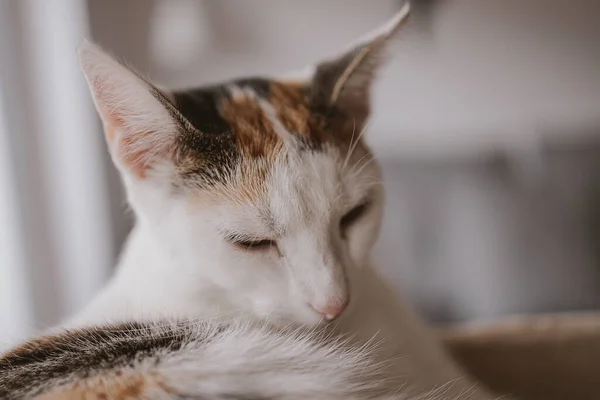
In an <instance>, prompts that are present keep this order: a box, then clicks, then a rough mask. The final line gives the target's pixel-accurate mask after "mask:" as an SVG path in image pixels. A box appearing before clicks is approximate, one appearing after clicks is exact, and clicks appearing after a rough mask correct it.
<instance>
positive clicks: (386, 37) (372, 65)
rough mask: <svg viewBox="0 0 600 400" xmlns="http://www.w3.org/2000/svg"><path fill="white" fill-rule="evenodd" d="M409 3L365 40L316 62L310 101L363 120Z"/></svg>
mask: <svg viewBox="0 0 600 400" xmlns="http://www.w3.org/2000/svg"><path fill="white" fill-rule="evenodd" d="M409 11H410V6H409V4H408V2H407V3H405V4H404V6H403V7H402V9H401V10H400V11H399V12H398V13H397V14H396V15H395V16H394V17H393V18H392V19H391V20H390V21H389V22H388V23H386V24H385V25H383V26H381V27H380V28H379V29H377V30H376V31H374V32H373V33H371V34H370V35H369V37H368V38H366V39H363V40H362V41H361V42H359V44H357V45H355V46H354V47H353V48H352V49H351V50H350V51H347V52H346V53H344V54H342V55H341V56H339V57H337V58H335V59H332V60H328V61H325V62H322V63H320V64H318V65H317V67H316V70H315V72H314V75H313V78H312V82H311V102H312V104H313V105H314V106H316V107H317V108H318V109H321V110H329V111H341V112H342V113H343V114H345V115H351V116H353V117H354V118H355V119H357V122H359V121H358V120H361V119H362V120H363V121H361V122H364V120H366V118H367V117H368V115H369V111H370V89H371V86H372V83H373V79H374V77H375V74H376V72H377V69H378V68H379V66H380V65H381V63H382V61H383V57H384V56H385V52H386V48H387V45H388V43H389V42H390V39H392V38H393V37H394V35H395V34H396V33H397V32H398V31H399V30H400V29H401V28H402V26H403V25H404V23H405V22H406V20H407V17H408V14H409Z"/></svg>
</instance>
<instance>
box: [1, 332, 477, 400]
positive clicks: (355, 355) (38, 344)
mask: <svg viewBox="0 0 600 400" xmlns="http://www.w3.org/2000/svg"><path fill="white" fill-rule="evenodd" d="M371 350H372V346H371V347H369V346H362V347H360V348H359V347H356V346H353V345H350V344H349V342H348V341H345V340H344V339H342V338H340V337H334V336H332V335H330V334H329V335H328V334H326V333H324V332H323V331H314V330H311V331H307V330H303V329H299V328H298V329H296V328H294V329H279V328H273V327H269V326H266V325H262V326H251V325H241V324H213V323H207V322H198V323H192V322H174V323H160V324H159V323H137V324H133V323H131V324H123V325H111V326H101V327H94V328H86V329H81V330H73V331H65V332H63V333H58V334H56V335H53V336H46V337H42V338H40V339H37V340H33V341H31V342H28V343H26V344H24V345H22V346H20V347H18V348H16V349H14V350H12V351H10V352H8V353H7V354H5V355H4V356H2V357H1V358H0V398H2V399H5V400H17V399H35V400H58V399H73V400H74V399H94V400H124V399H174V400H175V399H178V400H179V399H197V400H200V399H202V400H236V399H237V400H250V399H253V400H267V399H268V400H284V399H289V400H292V399H332V400H333V399H398V400H400V399H405V398H406V397H404V395H402V394H401V393H400V392H399V390H400V388H401V387H402V382H401V381H400V380H399V379H398V380H397V379H391V378H390V377H389V376H386V375H385V371H386V365H383V364H381V363H376V362H374V361H373V360H372V358H371V356H370V351H371ZM392 361H393V360H390V362H392ZM443 393H444V389H443V388H442V389H440V390H439V391H438V393H437V395H440V394H443ZM431 398H435V396H434V397H431ZM442 398H443V397H442ZM465 398H467V397H465Z"/></svg>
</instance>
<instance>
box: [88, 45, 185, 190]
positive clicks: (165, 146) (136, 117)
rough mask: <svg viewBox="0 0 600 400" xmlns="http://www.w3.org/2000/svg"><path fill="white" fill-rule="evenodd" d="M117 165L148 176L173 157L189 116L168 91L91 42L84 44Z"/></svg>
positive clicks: (90, 80) (91, 82)
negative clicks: (179, 136) (153, 84)
mask: <svg viewBox="0 0 600 400" xmlns="http://www.w3.org/2000/svg"><path fill="white" fill-rule="evenodd" d="M78 54H79V60H80V63H81V67H82V69H83V72H84V74H85V77H86V79H87V82H88V85H89V87H90V91H91V92H92V97H93V99H94V103H95V105H96V109H97V110H98V113H99V114H100V118H101V119H102V123H103V125H104V132H105V135H106V141H107V142H108V145H109V147H110V150H111V154H112V157H113V160H114V162H115V164H117V166H118V167H119V168H120V169H122V170H124V171H126V172H127V173H129V174H131V175H132V176H133V177H135V178H138V179H145V178H146V177H147V176H148V175H149V172H150V171H152V170H153V169H154V167H155V166H156V165H157V164H161V163H165V162H169V161H170V160H171V159H172V155H173V151H174V149H175V144H176V138H177V135H178V132H179V131H180V128H181V124H182V121H183V118H182V117H181V116H180V115H179V113H178V112H177V111H176V110H175V108H174V107H173V106H172V104H171V103H170V102H169V100H168V99H167V98H166V96H165V95H164V94H163V93H161V92H160V91H159V90H158V89H157V88H155V87H154V86H152V85H151V84H150V83H148V82H146V81H145V80H144V79H142V78H141V77H140V76H138V75H137V74H136V73H134V72H133V71H131V70H130V69H128V68H126V67H125V66H124V65H122V64H120V63H119V62H117V61H116V60H115V59H114V58H112V57H111V56H109V55H108V54H106V53H105V52H103V51H102V50H101V49H100V48H98V47H97V46H96V45H94V44H92V43H90V42H87V41H85V42H83V43H82V44H81V45H80V46H79V49H78Z"/></svg>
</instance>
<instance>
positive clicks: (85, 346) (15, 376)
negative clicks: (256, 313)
mask: <svg viewBox="0 0 600 400" xmlns="http://www.w3.org/2000/svg"><path fill="white" fill-rule="evenodd" d="M166 329H169V330H167V331H165V334H164V335H157V334H156V330H155V329H153V328H152V327H150V326H145V325H141V324H127V325H122V326H106V327H98V328H93V329H85V330H80V331H74V332H67V333H63V334H59V335H56V336H51V337H48V338H44V339H40V340H35V341H31V342H28V343H26V344H24V345H22V346H21V347H18V348H16V349H14V350H12V351H10V352H8V353H6V354H4V355H3V356H1V357H0V398H1V399H5V400H12V399H15V400H16V399H22V398H25V397H30V396H34V395H38V394H41V393H42V392H43V391H44V390H46V389H47V388H48V387H49V386H52V385H56V382H59V381H61V382H63V381H65V380H79V379H83V378H88V377H91V376H95V375H98V374H102V373H103V371H107V370H113V371H114V369H115V368H119V367H126V366H128V365H130V364H131V363H133V362H134V361H135V360H137V359H139V358H142V357H152V356H153V355H154V354H155V353H156V352H158V351H164V350H168V351H177V350H179V349H180V348H181V347H182V345H183V344H184V343H186V342H187V341H188V340H189V339H190V337H191V335H192V331H191V330H190V329H186V328H185V327H184V326H181V327H178V326H175V325H174V326H173V327H172V328H166ZM196 339H201V338H196ZM207 339H208V338H207Z"/></svg>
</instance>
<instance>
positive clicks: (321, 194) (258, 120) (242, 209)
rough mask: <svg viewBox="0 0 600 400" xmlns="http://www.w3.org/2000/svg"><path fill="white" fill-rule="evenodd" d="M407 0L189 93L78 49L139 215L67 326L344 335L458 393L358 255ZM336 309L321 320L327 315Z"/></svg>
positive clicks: (372, 218)
mask: <svg viewBox="0 0 600 400" xmlns="http://www.w3.org/2000/svg"><path fill="white" fill-rule="evenodd" d="M407 15H408V6H405V7H404V8H403V9H402V10H401V11H400V13H399V14H398V15H397V16H395V17H394V18H393V20H392V21H391V22H390V23H388V24H387V25H385V26H384V27H383V28H382V29H380V30H378V31H377V32H375V33H374V34H372V35H370V36H369V38H368V39H365V40H363V41H361V42H360V43H359V44H357V45H356V46H353V47H352V48H351V50H349V51H347V52H345V53H344V54H342V55H340V56H339V57H335V58H332V59H330V60H326V61H324V62H321V63H319V64H317V65H316V66H315V67H314V68H311V69H309V70H307V71H310V74H308V75H305V76H303V77H302V78H296V79H290V78H286V79H283V78H282V79H267V78H245V79H237V80H234V81H230V82H224V83H222V84H217V85H212V86H205V87H201V88H197V89H193V90H188V91H175V92H173V91H168V90H165V89H160V88H158V87H155V86H153V85H151V84H150V83H149V82H147V81H146V80H144V79H142V78H140V77H139V76H138V75H136V74H135V73H133V72H131V71H129V70H128V69H127V68H125V67H123V66H122V65H121V64H119V63H118V62H116V61H115V60H113V59H112V58H111V57H109V56H108V55H106V54H105V53H103V52H102V51H101V50H99V49H98V48H96V47H95V46H93V45H91V44H89V43H87V44H84V45H83V46H82V48H81V49H80V57H81V63H82V67H83V70H84V72H85V74H86V77H87V79H88V82H89V86H90V89H91V92H92V95H93V97H94V101H95V103H96V106H97V109H98V112H99V114H100V116H101V118H102V121H103V123H104V128H105V133H106V138H107V142H108V145H109V148H110V150H111V154H112V157H113V160H114V162H115V164H116V165H117V167H118V168H119V170H120V172H121V175H122V177H123V181H124V183H125V186H126V188H127V193H128V198H129V203H130V204H131V207H132V208H133V210H134V211H135V214H136V217H137V224H136V227H135V229H134V231H133V232H132V234H131V237H130V238H129V241H128V243H127V246H126V248H125V250H124V252H123V255H122V258H121V261H120V263H119V266H118V270H117V273H116V275H115V276H114V278H113V279H112V281H111V282H110V283H109V285H108V286H107V287H106V289H105V290H104V292H103V293H102V294H101V295H100V296H99V297H98V298H97V299H96V300H95V301H94V302H93V303H92V304H91V305H90V306H89V307H88V308H87V309H86V310H85V311H84V312H83V313H82V314H80V315H79V316H77V317H76V318H74V319H73V320H72V321H69V322H68V324H67V325H68V326H82V325H84V326H85V325H89V324H97V323H105V322H107V321H111V322H120V321H127V320H140V319H157V318H171V317H186V318H194V319H197V318H201V319H219V318H221V319H223V320H229V319H231V318H236V319H238V320H245V319H247V320H268V321H269V322H270V323H272V324H276V325H280V326H286V325H287V324H288V323H297V324H302V325H304V326H307V327H318V326H323V325H325V324H328V323H329V325H330V326H329V327H328V329H333V330H335V331H337V332H339V333H342V334H345V333H349V334H351V335H352V337H353V340H354V342H355V343H356V344H357V345H361V344H363V343H366V342H368V341H370V340H373V338H374V337H376V338H378V339H381V341H382V345H381V346H380V347H379V348H378V350H377V351H376V352H375V353H374V355H373V356H375V357H378V359H379V360H386V359H395V360H397V362H396V363H394V365H393V367H392V369H393V371H391V373H392V375H391V376H399V377H403V378H405V379H406V382H408V383H410V385H409V386H411V387H413V386H414V387H416V388H419V389H420V390H429V389H432V388H435V387H439V386H441V385H445V384H447V383H448V382H457V383H456V384H455V385H453V386H452V391H454V394H458V393H463V392H464V391H465V390H470V388H471V387H472V383H470V382H469V381H468V380H466V379H463V373H462V372H461V371H460V370H459V369H458V368H457V367H456V366H455V365H454V364H453V363H452V362H451V361H450V359H449V358H448V357H447V356H446V355H445V354H444V352H443V351H442V349H441V347H440V345H439V344H438V343H437V341H436V339H435V338H434V337H433V334H432V333H431V332H429V330H428V329H427V328H426V327H425V326H424V325H423V324H422V323H421V322H420V321H419V320H418V319H417V318H416V317H414V315H413V314H412V313H411V311H410V309H409V308H408V307H407V306H406V305H404V304H403V302H401V301H400V300H399V299H397V296H396V295H395V294H394V293H393V291H392V290H391V289H390V288H388V287H387V285H386V284H385V282H384V281H383V280H382V279H381V278H380V277H379V275H378V273H377V272H376V270H375V269H373V268H371V266H370V262H369V259H370V252H371V249H372V246H373V244H374V242H375V240H376V239H377V236H378V233H379V226H380V223H381V215H382V210H383V190H382V186H381V184H380V182H381V172H380V169H379V166H378V164H377V162H376V161H375V160H374V157H373V156H372V155H371V153H370V151H369V149H368V147H367V146H366V144H365V143H364V140H363V133H364V132H365V130H366V127H367V119H368V116H369V113H370V91H371V84H372V81H373V79H374V76H375V73H376V71H377V68H378V66H379V64H380V61H381V59H382V56H383V54H384V52H385V49H386V45H387V43H388V42H389V41H390V39H391V38H392V37H393V36H394V35H395V33H396V32H397V31H398V30H399V29H400V27H401V26H402V25H403V24H404V21H405V19H406V17H407ZM332 320H334V321H333V322H331V321H332Z"/></svg>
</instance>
